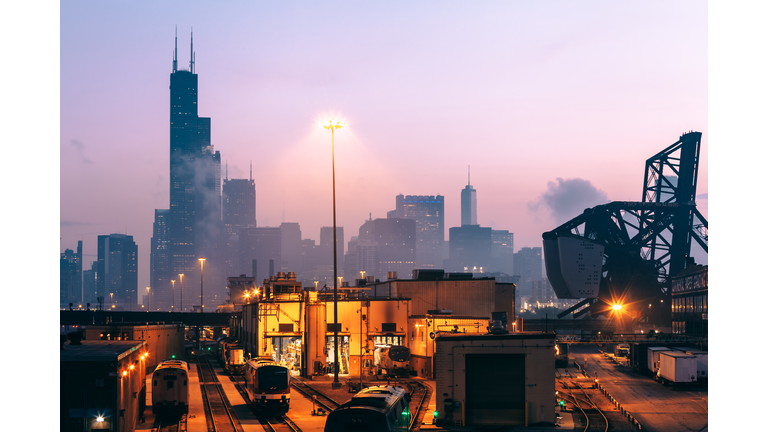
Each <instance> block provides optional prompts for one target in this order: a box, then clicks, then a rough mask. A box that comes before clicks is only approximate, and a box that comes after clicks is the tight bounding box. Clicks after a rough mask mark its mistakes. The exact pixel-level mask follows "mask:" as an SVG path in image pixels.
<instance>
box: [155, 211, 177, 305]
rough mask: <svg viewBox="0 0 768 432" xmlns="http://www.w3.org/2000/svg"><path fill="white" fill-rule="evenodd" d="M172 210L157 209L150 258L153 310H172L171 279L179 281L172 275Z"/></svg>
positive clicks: (172, 291) (172, 293) (172, 292)
mask: <svg viewBox="0 0 768 432" xmlns="http://www.w3.org/2000/svg"><path fill="white" fill-rule="evenodd" d="M169 217H170V210H168V209H156V210H155V222H154V223H153V224H152V239H151V240H150V245H151V246H150V256H149V273H150V276H149V277H150V279H149V286H150V287H151V290H150V296H151V306H152V307H153V309H159V310H171V306H172V303H173V298H172V296H173V295H174V290H173V286H172V284H171V279H178V277H177V275H172V274H171V251H170V244H171V239H170V235H169V229H168V219H169Z"/></svg>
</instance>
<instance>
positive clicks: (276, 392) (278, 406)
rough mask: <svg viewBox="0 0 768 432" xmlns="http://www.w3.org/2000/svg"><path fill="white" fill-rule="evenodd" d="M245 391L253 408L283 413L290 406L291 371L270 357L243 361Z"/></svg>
mask: <svg viewBox="0 0 768 432" xmlns="http://www.w3.org/2000/svg"><path fill="white" fill-rule="evenodd" d="M245 391H246V392H247V393H248V397H249V398H250V400H251V405H252V407H253V408H254V409H257V410H260V411H268V412H271V413H279V414H285V413H287V412H288V410H289V409H290V407H291V373H290V371H289V370H288V368H287V367H285V366H283V365H281V364H279V363H276V362H275V361H274V360H273V359H272V358H268V357H259V358H255V359H250V360H248V361H247V362H246V363H245Z"/></svg>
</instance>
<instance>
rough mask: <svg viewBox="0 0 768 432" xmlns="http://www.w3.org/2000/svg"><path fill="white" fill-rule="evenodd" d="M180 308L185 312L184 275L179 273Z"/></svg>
mask: <svg viewBox="0 0 768 432" xmlns="http://www.w3.org/2000/svg"><path fill="white" fill-rule="evenodd" d="M179 307H180V308H181V311H182V312H184V273H179Z"/></svg>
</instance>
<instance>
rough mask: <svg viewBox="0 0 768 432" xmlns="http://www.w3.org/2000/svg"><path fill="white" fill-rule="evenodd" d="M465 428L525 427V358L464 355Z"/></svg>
mask: <svg viewBox="0 0 768 432" xmlns="http://www.w3.org/2000/svg"><path fill="white" fill-rule="evenodd" d="M466 380H467V381H466V383H465V385H466V387H465V388H466V389H467V399H466V404H465V407H464V410H465V415H466V425H467V426H494V425H495V426H499V425H504V426H513V425H524V424H525V355H524V354H467V357H466Z"/></svg>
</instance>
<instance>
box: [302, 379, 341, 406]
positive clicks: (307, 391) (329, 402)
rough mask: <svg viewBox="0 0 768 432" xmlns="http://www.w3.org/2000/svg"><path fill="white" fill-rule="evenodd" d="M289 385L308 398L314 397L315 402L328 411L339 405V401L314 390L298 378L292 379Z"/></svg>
mask: <svg viewBox="0 0 768 432" xmlns="http://www.w3.org/2000/svg"><path fill="white" fill-rule="evenodd" d="M291 386H292V387H293V388H295V389H296V390H297V391H298V392H299V393H301V394H303V395H304V396H306V397H308V398H309V399H314V401H315V403H316V404H318V405H320V406H321V407H322V408H323V409H325V410H326V411H327V412H329V413H330V412H331V411H333V410H335V409H336V408H338V407H339V406H340V405H341V404H340V403H338V402H336V401H335V400H333V399H331V397H330V396H326V395H325V394H323V393H322V392H321V391H319V390H316V389H314V388H312V387H310V386H308V385H306V384H304V383H303V382H301V381H299V380H295V379H292V380H291Z"/></svg>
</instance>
